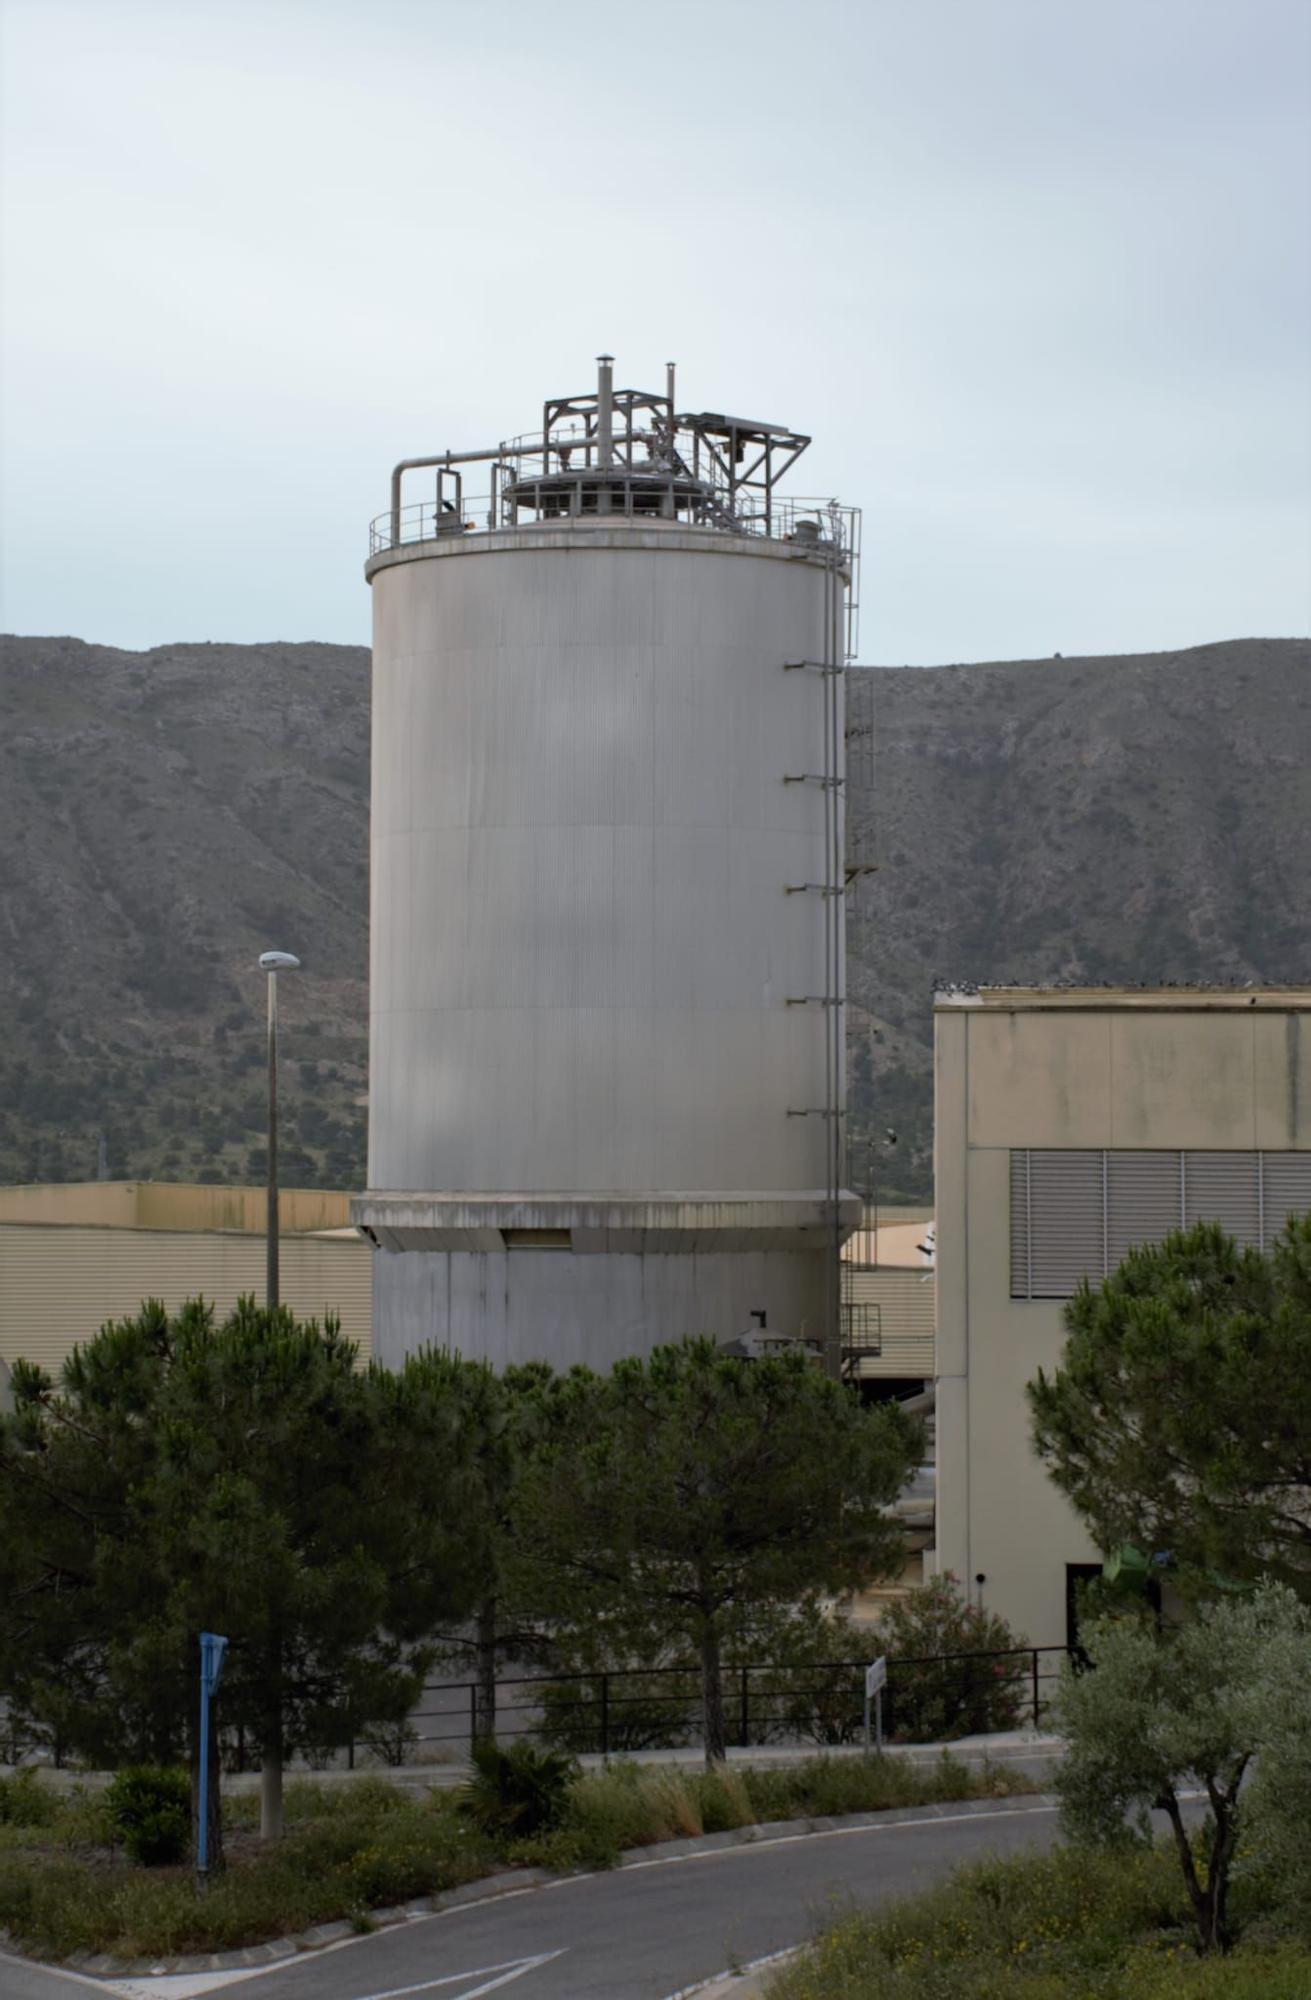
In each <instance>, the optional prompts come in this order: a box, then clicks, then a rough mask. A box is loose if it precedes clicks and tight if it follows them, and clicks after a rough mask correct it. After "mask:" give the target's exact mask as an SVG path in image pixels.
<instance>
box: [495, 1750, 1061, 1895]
mask: <svg viewBox="0 0 1311 2000" xmlns="http://www.w3.org/2000/svg"><path fill="white" fill-rule="evenodd" d="M1036 1789H1037V1787H1036V1786H1035V1785H1034V1784H1033V1783H1032V1782H1031V1780H1029V1779H1028V1778H1025V1777H1023V1776H1022V1775H1021V1774H1019V1773H1018V1772H1011V1771H1007V1770H1005V1769H1003V1768H1001V1767H999V1766H997V1765H987V1764H985V1765H983V1766H969V1765H966V1764H963V1763H961V1762H960V1761H959V1760H958V1759H956V1758H954V1757H950V1756H945V1755H944V1756H942V1757H939V1758H935V1759H934V1761H933V1762H932V1763H929V1764H916V1763H911V1762H910V1760H909V1759H907V1758H903V1757H810V1758H807V1759H806V1760H805V1762H804V1763H799V1764H789V1765H783V1766H780V1767H778V1768H777V1769H772V1770H769V1769H765V1770H758V1769H753V1768H751V1767H750V1766H743V1765H729V1766H728V1767H727V1768H726V1769H724V1770H722V1771H696V1770H689V1769H686V1768H684V1767H681V1766H674V1765H651V1764H638V1763H616V1764H612V1765H611V1766H610V1768H609V1769H608V1770H605V1771H596V1772H591V1773H589V1774H588V1775H587V1776H585V1777H583V1778H580V1779H579V1780H578V1782H577V1784H576V1785H575V1786H574V1787H573V1790H572V1792H571V1794H570V1798H569V1804H568V1807H567V1809H566V1812H565V1815H564V1819H563V1822H562V1824H561V1825H560V1826H559V1827H558V1828H557V1829H556V1831H555V1832H553V1833H551V1834H548V1835H547V1836H545V1838H543V1839H542V1840H539V1841H534V1842H531V1843H528V1842H525V1843H521V1845H520V1846H519V1848H518V1849H516V1850H515V1855H514V1858H515V1859H516V1860H531V1861H535V1862H538V1863H540V1864H541V1865H543V1866H545V1867H557V1868H559V1867H586V1868H608V1867H612V1866H613V1865H614V1863H615V1862H616V1861H617V1860H618V1859H619V1856H620V1855H621V1854H622V1853H623V1851H624V1850H625V1848H629V1847H645V1846H647V1845H648V1844H649V1843H650V1842H652V1841H657V1840H682V1839H686V1838H689V1837H691V1836H695V1835H697V1834H702V1833H725V1832H728V1831H729V1830H731V1829H732V1828H734V1827H739V1826H752V1825H755V1824H758V1823H764V1822H765V1821H767V1820H779V1819H828V1818H832V1817H836V1816H838V1815H840V1814H843V1813H858V1812H887V1811H889V1810H891V1809H892V1808H894V1807H898V1806H902V1807H904V1806H919V1805H932V1804H936V1803H938V1802H939V1801H941V1800H945V1799H983V1798H1007V1797H1010V1796H1011V1795H1012V1794H1013V1793H1018V1792H1033V1791H1035V1790H1036Z"/></svg>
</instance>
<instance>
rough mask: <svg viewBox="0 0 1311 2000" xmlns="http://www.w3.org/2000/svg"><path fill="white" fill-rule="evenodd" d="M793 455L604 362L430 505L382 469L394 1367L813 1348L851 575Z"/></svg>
mask: <svg viewBox="0 0 1311 2000" xmlns="http://www.w3.org/2000/svg"><path fill="white" fill-rule="evenodd" d="M671 388H672V385H671ZM744 441H745V442H744ZM805 442H806V441H805V440H804V439H799V438H798V437H797V436H796V435H795V434H793V433H789V432H786V431H784V430H782V429H781V427H775V426H764V425H758V424H747V423H745V422H742V423H739V422H737V421H736V420H733V419H730V418H726V417H721V416H718V415H711V416H708V417H688V416H676V415H675V412H674V405H673V397H672V393H669V394H667V395H666V396H665V397H658V396H655V395H643V394H642V393H640V392H633V391H618V392H616V391H613V390H612V388H611V385H610V381H609V369H608V364H607V363H606V362H605V361H604V360H603V363H602V369H601V374H600V379H599V381H598V387H597V390H596V392H595V393H594V394H592V393H589V395H587V396H580V397H572V398H562V399H557V400H556V401H554V402H552V403H548V404H547V405H546V409H545V413H544V427H543V433H542V436H541V438H539V439H534V440H532V441H529V442H528V443H526V444H520V445H519V446H517V447H514V448H507V447H504V446H500V447H497V448H496V450H495V451H494V452H489V453H484V454H467V455H465V457H464V458H463V459H461V457H460V456H459V455H451V456H449V457H448V456H446V455H443V457H442V459H441V460H440V461H418V462H412V463H417V464H421V465H424V466H427V467H429V468H430V469H431V476H432V477H433V478H434V480H435V491H434V493H433V497H432V499H431V500H430V501H428V500H425V501H420V502H419V503H418V504H417V506H416V505H410V506H408V507H405V508H402V506H401V504H400V500H401V495H400V480H401V471H402V470H403V469H404V468H400V469H398V471H397V473H396V474H395V475H394V478H393V506H392V509H391V510H390V512H389V514H388V515H386V516H384V517H382V519H381V521H380V523H378V524H375V550H374V553H373V555H372V556H371V559H370V562H369V565H368V571H367V574H368V576H369V578H370V580H371V583H372V587H373V599H374V647H373V802H372V944H371V1005H370V1104H369V1192H368V1193H367V1194H366V1195H365V1196H363V1197H361V1198H360V1199H359V1200H358V1201H357V1202H356V1204H355V1208H354V1214H355V1219H356V1220H357V1222H358V1223H360V1224H361V1226H363V1227H364V1228H365V1229H367V1230H368V1231H369V1233H370V1234H371V1235H372V1237H373V1239H374V1241H375V1243H376V1244H377V1245H378V1253H377V1255H376V1257H375V1281H374V1344H375V1349H376V1351H377V1353H378V1354H379V1355H380V1357H381V1358H383V1359H385V1360H387V1361H391V1362H395V1361H397V1360H399V1359H400V1358H401V1356H402V1355H403V1354H405V1353H406V1352H409V1351H412V1350H413V1349H415V1348H417V1347H420V1346H423V1345H426V1344H429V1343H436V1344H439V1345H449V1346H451V1347H454V1348H457V1349H459V1350H460V1351H462V1352H464V1353H467V1354H472V1355H477V1356H483V1357H486V1358H488V1359H490V1360H492V1361H493V1362H495V1363H497V1364H498V1365H499V1364H503V1363H505V1362H508V1361H511V1360H526V1359H530V1358H541V1359H546V1360H549V1361H552V1362H553V1363H555V1364H556V1365H559V1366H567V1365H569V1364H570V1363H572V1362H574V1361H586V1362H589V1363H590V1364H592V1365H594V1366H601V1367H604V1366H607V1365H608V1364H609V1363H610V1361H612V1360H613V1359H615V1358H616V1357H617V1356H618V1355H620V1354H623V1353H629V1352H635V1351H636V1352H641V1351H645V1350H646V1349H648V1348H649V1347H651V1346H653V1345H655V1344H656V1343H657V1342H659V1341H663V1340H670V1339H678V1338H681V1337H682V1336H683V1335H685V1334H688V1333H700V1332H705V1333H710V1334H713V1335H715V1336H717V1337H719V1338H721V1339H731V1338H732V1337H733V1336H734V1335H736V1334H739V1333H741V1332H742V1331H743V1330H744V1329H745V1328H746V1327H747V1326H748V1325H749V1324H750V1323H751V1314H752V1313H753V1312H754V1313H760V1312H764V1313H765V1314H766V1315H767V1318H768V1325H769V1329H770V1331H771V1332H772V1331H775V1330H777V1331H779V1332H782V1333H793V1334H804V1335H809V1336H811V1337H814V1338H817V1339H818V1338H820V1337H821V1335H822V1333H823V1329H824V1318H825V1312H826V1303H825V1301H826V1285H827V1278H826V1254H827V1252H828V1249H829V1247H830V1245H831V1243H832V1241H833V1240H834V1239H835V1236H836V1234H837V1233H838V1232H837V1231H836V1230H835V1228H834V1217H835V1215H839V1214H840V1216H841V1218H842V1221H843V1224H844V1225H845V1221H846V1219H847V1213H848V1209H849V1207H850V1205H851V1204H850V1201H848V1202H845V1203H843V1204H841V1207H840V1209H839V1204H838V1202H837V1200H836V1196H837V1195H838V1194H839V1193H840V1175H839V1174H835V1170H834V1160H833V1154H832V1150H831V1135H832V1132H833V1130H834V1124H835V1118H834V1113H835V1111H840V1109H841V1104H840V1097H841V1061H840V1040H839V1043H838V1045H837V1058H836V1060H835V1058H834V1054H833V1051H834V1046H835V1044H834V1041H833V1037H834V1036H838V1037H839V1038H840V1029H841V1009H840V1005H839V1004H837V1003H838V1001H839V1000H840V994H839V993H835V992H834V991H833V990H832V987H833V982H834V979H835V978H836V979H837V981H838V984H839V985H840V958H841V950H840V926H841V904H842V898H841V893H840V888H839V889H837V890H835V888H834V882H835V879H836V881H837V882H838V883H840V881H841V872H840V871H841V854H840V846H839V851H838V852H837V853H836V855H835V852H834V838H833V819H832V817H831V815H830V809H831V807H832V802H833V800H835V799H837V798H838V796H839V793H838V789H837V787H836V786H835V784H834V782H833V781H834V780H835V778H837V777H838V776H840V769H838V768H835V766H834V758H835V757H836V759H837V760H838V765H839V766H840V760H841V726H840V725H841V717H840V700H841V685H842V681H841V672H840V668H841V662H842V638H841V632H840V626H841V614H842V609H843V592H844V587H845V566H844V565H845V558H844V555H843V553H842V543H843V537H842V535H841V533H840V532H839V523H840V520H841V519H842V518H844V517H842V516H840V514H839V512H838V511H837V510H833V511H832V512H831V513H830V514H829V515H828V516H817V515H816V514H815V513H814V511H813V503H812V511H811V513H810V514H809V516H808V517H804V518H803V517H801V516H798V515H797V514H796V511H795V509H793V508H790V507H789V506H788V505H787V503H785V502H780V501H779V499H778V497H777V495H776V494H775V493H774V491H773V478H774V477H775V476H777V468H778V466H779V464H780V463H781V461H782V460H783V458H784V457H787V458H788V462H790V458H791V457H795V456H796V455H797V453H798V452H799V451H800V449H802V448H803V447H804V444H805ZM757 455H760V456H761V458H762V463H763V464H764V466H765V479H766V483H765V484H764V485H763V486H762V485H759V484H757V485H754V486H751V485H744V484H742V483H741V482H740V479H739V471H740V469H741V468H743V467H745V469H746V470H747V471H748V472H749V471H750V468H751V463H752V460H753V459H754V458H755V457H756V456H757ZM469 463H473V464H478V463H481V464H482V465H483V474H482V480H483V483H485V482H486V481H487V479H488V478H490V479H491V481H492V482H493V487H494V491H493V495H492V497H491V498H490V499H489V498H487V497H483V496H482V495H480V496H479V498H478V499H477V501H476V502H475V501H474V500H472V499H470V498H469V497H467V495H466V492H465V490H464V487H463V485H462V484H461V471H462V469H463V466H464V465H466V464H469ZM470 483H471V484H472V481H471V482H470ZM812 522H815V523H817V525H815V526H811V525H810V524H811V523H812ZM826 664H827V665H828V666H829V668H830V671H829V673H827V674H826V673H825V672H824V671H823V669H824V667H825V665H826ZM834 668H836V669H837V671H833V669H834ZM830 700H831V702H832V703H833V704H837V705H838V706H837V709H836V710H835V709H834V708H832V707H830V706H829V703H830ZM835 714H836V727H835V726H834V715H835ZM835 741H836V748H835ZM836 818H837V822H838V836H837V838H838V842H839V844H840V825H841V812H840V810H838V811H837V813H836ZM835 871H836V877H835ZM833 925H836V926H837V937H838V947H837V951H836V953H835V952H834V951H833V949H832V940H833V937H834V931H833V929H832V926H833ZM835 958H836V960H837V963H838V971H837V972H836V974H835V973H834V971H833V964H834V959H835Z"/></svg>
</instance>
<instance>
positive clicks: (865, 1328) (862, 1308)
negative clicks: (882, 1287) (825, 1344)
mask: <svg viewBox="0 0 1311 2000" xmlns="http://www.w3.org/2000/svg"><path fill="white" fill-rule="evenodd" d="M842 1346H843V1351H844V1352H845V1353H847V1354H882V1352H883V1308H882V1306H877V1305H868V1304H861V1305H847V1304H844V1305H843V1308H842Z"/></svg>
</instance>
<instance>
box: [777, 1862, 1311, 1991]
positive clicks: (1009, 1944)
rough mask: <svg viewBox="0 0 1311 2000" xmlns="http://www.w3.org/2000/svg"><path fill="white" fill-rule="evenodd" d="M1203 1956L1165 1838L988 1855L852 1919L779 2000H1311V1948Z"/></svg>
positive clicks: (1252, 1910) (1247, 1915)
mask: <svg viewBox="0 0 1311 2000" xmlns="http://www.w3.org/2000/svg"><path fill="white" fill-rule="evenodd" d="M1264 1914H1265V1913H1264V1911H1263V1909H1262V1907H1261V1902H1260V1897H1259V1891H1256V1890H1255V1889H1254V1888H1252V1887H1249V1888H1248V1889H1246V1890H1244V1889H1243V1888H1242V1887H1241V1886H1237V1885H1236V1893H1235V1906H1234V1915H1235V1918H1236V1919H1237V1920H1238V1922H1239V1923H1240V1925H1242V1924H1243V1923H1244V1920H1245V1921H1246V1925H1247V1927H1248V1928H1249V1929H1250V1931H1251V1933H1252V1941H1251V1942H1249V1943H1247V1944H1244V1945H1240V1946H1239V1948H1238V1949H1237V1950H1236V1951H1235V1952H1233V1953H1231V1954H1230V1955H1229V1956H1228V1957H1226V1958H1223V1959H1208V1960H1203V1959H1199V1958H1198V1956H1197V1954H1196V1952H1195V1951H1194V1948H1193V1945H1192V1942H1191V1923H1190V1919H1189V1914H1188V1911H1187V1908H1186V1907H1185V1903H1184V1896H1183V1887H1182V1883H1181V1882H1180V1880H1179V1864H1178V1861H1177V1859H1176V1858H1175V1856H1174V1855H1173V1854H1172V1853H1166V1852H1165V1851H1164V1850H1156V1851H1154V1852H1153V1851H1148V1852H1141V1851H1140V1852H1121V1853H1118V1854H1114V1855H1105V1854H1090V1853H1088V1852H1086V1851H1084V1850H1078V1849H1073V1848H1058V1849H1056V1850H1055V1851H1054V1852H1053V1853H1051V1854H1048V1855H1024V1856H1022V1857H1018V1858H1016V1859H1013V1860H1006V1861H987V1862H981V1863H979V1864H977V1865H976V1866H973V1867H970V1868H966V1869H962V1870H960V1871H959V1872H958V1873H957V1874H955V1875H954V1876H953V1877H952V1878H951V1880H950V1881H949V1882H947V1883H945V1884H944V1885H943V1887H941V1888H940V1889H935V1890H931V1891H929V1892H928V1893H927V1894H925V1895H921V1896H915V1897H911V1898H907V1899H906V1900H904V1901H901V1902H898V1903H896V1904H893V1905H891V1906H890V1907H889V1908H887V1909H886V1910H884V1911H881V1912H878V1913H872V1914H870V1915H867V1916H858V1917H853V1918H850V1919H848V1920H847V1921H846V1922H843V1923H839V1924H838V1925H836V1926H835V1927H834V1928H833V1929H832V1930H830V1931H828V1932H827V1933H825V1935H824V1936H822V1937H821V1938H820V1939H819V1940H818V1941H817V1942H816V1943H815V1944H814V1945H813V1946H812V1947H811V1949H810V1950H809V1951H808V1952H806V1953H805V1954H804V1955H803V1957H802V1958H800V1959H799V1960H797V1961H796V1962H795V1963H794V1964H793V1965H791V1966H789V1967H787V1968H786V1969H784V1970H783V1971H781V1972H779V1973H777V1974H775V1976H774V1977H773V1979H772V1980H771V1981H770V1982H769V1985H768V1987H767V1989H766V1990H767V1992H768V1994H769V2000H1307V1996H1308V1995H1311V1952H1309V1951H1307V1950H1306V1949H1304V1948H1303V1947H1302V1946H1300V1945H1298V1944H1296V1943H1293V1942H1292V1941H1285V1942H1282V1943H1277V1942H1268V1943H1261V1942H1258V1941H1257V1939H1258V1937H1259V1934H1260V1930H1261V1928H1262V1919H1263V1917H1264Z"/></svg>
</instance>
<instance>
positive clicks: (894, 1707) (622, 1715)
mask: <svg viewBox="0 0 1311 2000" xmlns="http://www.w3.org/2000/svg"><path fill="white" fill-rule="evenodd" d="M1068 1650H1069V1649H1068V1648H1067V1647H1065V1646H1022V1647H1016V1648H1013V1649H1011V1650H1009V1651H1006V1652H990V1653H938V1654H930V1655H926V1656H924V1657H916V1658H900V1659H899V1658H895V1657H894V1658H890V1659H889V1661H888V1679H887V1685H886V1687H885V1688H884V1691H883V1734H884V1737H885V1739H887V1740H888V1741H890V1742H902V1743H935V1742H943V1741H947V1742H950V1741H951V1740H953V1739H954V1738H956V1737H959V1736H974V1735H983V1734H987V1733H989V1732H993V1731H997V1730H1004V1729H1014V1728H1020V1727H1023V1726H1028V1727H1032V1728H1035V1729H1038V1728H1041V1726H1042V1724H1043V1721H1044V1720H1045V1719H1046V1717H1047V1715H1048V1712H1049V1710H1050V1706H1051V1698H1052V1693H1053V1689H1054V1686H1055V1683H1056V1681H1057V1680H1058V1678H1059V1675H1060V1668H1061V1663H1062V1661H1063V1660H1064V1659H1065V1658H1066V1657H1067V1653H1068ZM866 1665H867V1661H865V1660H817V1661H810V1662H800V1663H798V1662H795V1661H769V1660H764V1661H761V1660H752V1661H749V1662H745V1663H742V1662H739V1663H737V1664H734V1665H729V1666H726V1667H725V1669H724V1680H723V1690H724V1711H725V1720H726V1723H727V1728H728V1737H729V1742H730V1744H731V1745H733V1746H734V1747H742V1748H748V1747H751V1746H758V1745H764V1744H771V1743H774V1744H802V1745H804V1744H813V1745H814V1746H815V1747H816V1748H817V1749H823V1748H833V1747H836V1746H838V1745H841V1744H844V1743H856V1742H859V1741H860V1740H861V1737H862V1734H863V1728H864V1688H865V1668H866ZM0 1722H3V1708H2V1707H0ZM493 1733H494V1734H495V1735H496V1736H497V1737H498V1738H502V1739H507V1738H514V1737H536V1738H537V1739H538V1740H539V1741H543V1742H547V1743H551V1744H554V1745H557V1746H559V1747H560V1748H562V1749H567V1750H570V1751H572V1752H573V1753H574V1754H575V1755H585V1754H587V1753H589V1752H591V1753H598V1754H600V1755H601V1756H603V1757H608V1756H611V1755H618V1754H625V1753H634V1754H637V1753H644V1752H649V1751H655V1750H662V1749H674V1748H678V1747H680V1746H682V1745H688V1744H696V1743H699V1742H700V1741H701V1737H702V1715H701V1677H700V1672H699V1669H698V1668H697V1667H695V1666H693V1665H690V1664H689V1665H684V1664H682V1663H676V1664H674V1665H668V1666H659V1667H624V1668H607V1669H603V1670H599V1671H596V1672H584V1673H556V1674H521V1675H517V1676H513V1677H510V1678H505V1679H501V1678H499V1677H498V1680H497V1683H496V1706H495V1711H494V1713H492V1714H488V1713H485V1712H484V1708H483V1695H482V1688H481V1683H479V1682H477V1681H443V1682H432V1683H430V1684H429V1685H428V1686H427V1687H425V1688H424V1690H423V1702H422V1704H421V1705H420V1706H419V1707H418V1708H417V1709H415V1710H413V1711H412V1712H411V1714H410V1716H409V1719H408V1723H407V1724H405V1725H404V1726H400V1725H393V1726H389V1727H387V1728H386V1729H379V1730H375V1731H367V1732H366V1731H364V1730H361V1732H360V1734H359V1736H358V1738H357V1739H356V1740H355V1741H352V1742H351V1743H350V1744H349V1745H348V1746H347V1751H346V1756H347V1762H348V1764H350V1765H351V1766H352V1767H354V1765H355V1763H356V1761H357V1756H358V1752H359V1750H360V1748H361V1746H364V1747H367V1748H368V1750H369V1751H370V1753H371V1754H372V1755H373V1756H374V1757H376V1758H378V1759H380V1760H381V1761H384V1762H391V1763H397V1764H399V1763H403V1762H405V1761H407V1760H408V1759H409V1758H410V1757H412V1756H414V1755H415V1754H416V1752H417V1753H420V1754H421V1753H422V1751H423V1750H424V1749H425V1748H426V1747H431V1748H434V1749H436V1748H441V1747H443V1746H445V1747H448V1748H450V1749H451V1750H454V1751H458V1750H459V1749H460V1748H462V1747H467V1746H468V1745H469V1744H470V1743H471V1742H472V1741H473V1740H474V1739H475V1738H477V1737H478V1736H481V1735H488V1734H493ZM336 1740H337V1741H338V1742H339V1743H340V1741H341V1738H340V1737H338V1738H337V1739H336ZM0 1747H2V1748H3V1749H4V1751H5V1753H6V1754H7V1755H9V1756H12V1757H13V1759H14V1761H15V1762H18V1761H22V1759H23V1758H24V1757H25V1756H28V1755H32V1754H36V1755H37V1756H39V1757H41V1758H42V1759H43V1760H44V1759H46V1758H49V1759H50V1760H51V1761H52V1762H53V1763H55V1764H56V1765H60V1764H62V1762H63V1746H62V1745H61V1744H60V1743H59V1741H58V1739H57V1738H53V1737H51V1736H50V1734H49V1733H48V1732H44V1731H43V1732H39V1736H38V1738H34V1739H32V1740H31V1741H30V1742H29V1743H28V1744H27V1746H26V1749H25V1750H20V1749H19V1748H18V1746H17V1744H15V1745H13V1746H10V1745H8V1744H7V1743H5V1742H4V1738H3V1735H2V1734H0ZM251 1754H252V1755H253V1750H252V1752H251ZM337 1754H340V1753H339V1752H338V1753H337ZM225 1761H226V1762H228V1764H229V1767H230V1768H231V1769H234V1770H244V1769H246V1768H247V1767H248V1764H249V1762H250V1758H249V1756H248V1754H247V1743H246V1739H245V1732H244V1731H236V1732H234V1733H233V1734H232V1736H231V1738H229V1739H228V1740H227V1741H226V1747H225Z"/></svg>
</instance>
